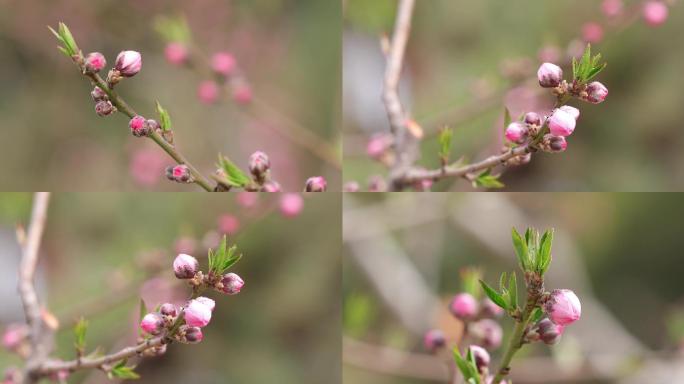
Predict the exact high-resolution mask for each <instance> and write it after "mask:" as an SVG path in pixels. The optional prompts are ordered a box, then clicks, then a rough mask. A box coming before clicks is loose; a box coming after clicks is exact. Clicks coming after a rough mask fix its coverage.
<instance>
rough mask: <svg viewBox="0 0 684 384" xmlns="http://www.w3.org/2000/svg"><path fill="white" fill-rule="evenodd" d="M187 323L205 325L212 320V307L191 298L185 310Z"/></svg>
mask: <svg viewBox="0 0 684 384" xmlns="http://www.w3.org/2000/svg"><path fill="white" fill-rule="evenodd" d="M183 312H184V313H185V323H186V324H187V325H189V326H191V327H200V328H201V327H204V326H206V325H207V324H209V321H211V308H210V307H209V306H207V305H206V304H204V303H202V302H201V301H197V299H195V300H190V303H188V306H187V307H185V309H184V310H183Z"/></svg>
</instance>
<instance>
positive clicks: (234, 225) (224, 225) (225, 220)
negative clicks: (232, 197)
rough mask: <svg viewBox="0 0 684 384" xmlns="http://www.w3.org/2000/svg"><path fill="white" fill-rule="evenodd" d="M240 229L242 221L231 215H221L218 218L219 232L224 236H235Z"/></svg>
mask: <svg viewBox="0 0 684 384" xmlns="http://www.w3.org/2000/svg"><path fill="white" fill-rule="evenodd" d="M239 229H240V220H238V218H237V217H235V216H233V215H229V214H225V215H221V216H220V217H219V218H218V230H219V232H220V233H222V234H224V235H229V236H230V235H234V234H236V233H237V231H238V230H239Z"/></svg>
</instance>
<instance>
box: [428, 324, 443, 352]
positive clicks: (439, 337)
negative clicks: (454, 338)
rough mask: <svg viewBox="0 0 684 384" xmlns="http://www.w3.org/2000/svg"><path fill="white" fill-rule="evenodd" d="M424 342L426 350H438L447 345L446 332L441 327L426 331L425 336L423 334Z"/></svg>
mask: <svg viewBox="0 0 684 384" xmlns="http://www.w3.org/2000/svg"><path fill="white" fill-rule="evenodd" d="M423 344H424V345H425V349H426V350H428V351H430V352H435V351H437V350H438V349H440V348H442V347H444V346H445V345H446V339H445V338H444V332H442V331H441V330H439V329H431V330H429V331H427V332H425V336H423Z"/></svg>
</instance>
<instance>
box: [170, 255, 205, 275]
mask: <svg viewBox="0 0 684 384" xmlns="http://www.w3.org/2000/svg"><path fill="white" fill-rule="evenodd" d="M197 270H199V262H198V261H197V259H195V258H194V257H192V256H190V255H186V254H184V253H181V254H179V255H178V256H176V259H175V260H173V272H174V273H175V274H176V277H177V278H179V279H192V278H193V277H195V274H196V273H197Z"/></svg>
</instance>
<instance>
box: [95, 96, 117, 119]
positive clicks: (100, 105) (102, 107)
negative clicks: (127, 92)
mask: <svg viewBox="0 0 684 384" xmlns="http://www.w3.org/2000/svg"><path fill="white" fill-rule="evenodd" d="M115 111H116V108H114V106H113V105H112V103H111V102H110V101H109V100H100V101H98V102H97V103H95V113H97V115H98V116H102V117H104V116H109V115H111V114H112V113H114V112H115Z"/></svg>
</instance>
